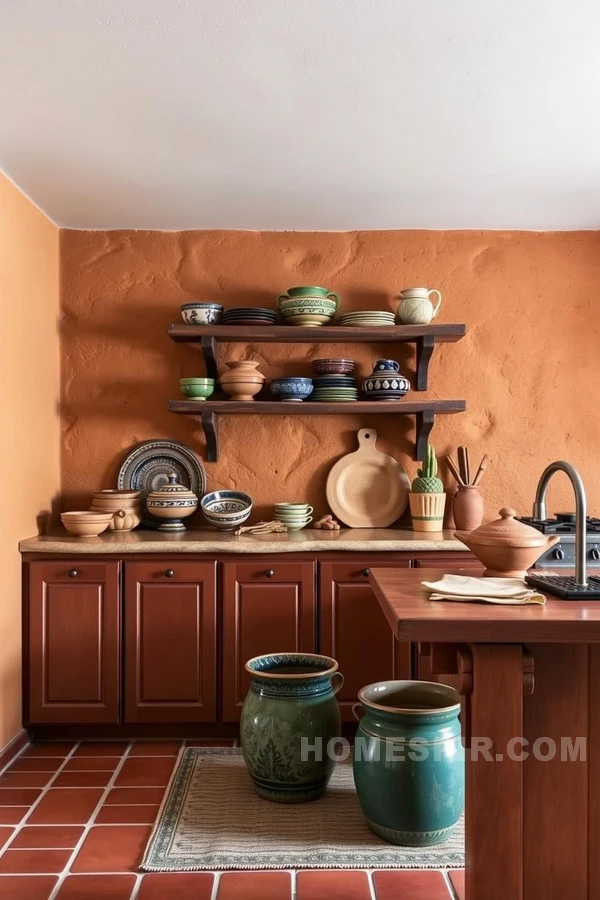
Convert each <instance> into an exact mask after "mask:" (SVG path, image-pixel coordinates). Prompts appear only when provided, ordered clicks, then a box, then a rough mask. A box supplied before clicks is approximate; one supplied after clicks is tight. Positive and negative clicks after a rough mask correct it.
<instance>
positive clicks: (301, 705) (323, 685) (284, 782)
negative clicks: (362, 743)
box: [240, 653, 344, 803]
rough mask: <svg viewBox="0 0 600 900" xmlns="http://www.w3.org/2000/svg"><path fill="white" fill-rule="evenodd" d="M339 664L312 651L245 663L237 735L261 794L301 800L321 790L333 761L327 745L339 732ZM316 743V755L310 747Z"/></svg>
mask: <svg viewBox="0 0 600 900" xmlns="http://www.w3.org/2000/svg"><path fill="white" fill-rule="evenodd" d="M337 668H338V664H337V662H336V661H335V659H331V658H330V657H328V656H320V655H316V654H314V653H272V654H270V655H268V656H257V657H255V658H254V659H251V660H249V661H248V662H247V663H246V671H247V672H249V673H250V676H251V681H250V690H249V691H248V696H247V697H246V700H245V703H244V708H243V710H242V719H241V723H240V736H241V743H242V751H243V754H244V760H245V762H246V767H247V769H248V773H249V775H250V778H251V779H252V782H253V784H254V787H255V789H256V792H257V794H259V796H261V797H264V798H265V799H266V800H274V801H276V802H278V803H300V802H302V801H304V800H316V799H317V797H320V796H321V795H322V794H323V793H324V792H325V789H326V787H327V783H328V781H329V779H330V778H331V773H332V772H333V767H334V765H335V759H334V758H330V756H331V757H333V754H328V753H327V745H328V743H329V741H331V740H334V739H335V738H339V737H340V736H341V734H342V722H341V715H340V708H339V705H338V702H337V699H336V696H335V695H336V693H337V692H338V691H339V689H340V688H341V686H342V684H343V683H344V679H343V677H342V675H340V673H339V672H338V671H337ZM334 682H335V684H334ZM303 738H304V739H305V740H304V744H303ZM315 745H316V746H317V747H320V750H321V752H320V753H319V752H317V753H315V752H314V750H311V749H310V747H314V746H315Z"/></svg>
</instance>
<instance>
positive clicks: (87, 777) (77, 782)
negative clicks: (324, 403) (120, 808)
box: [52, 772, 113, 788]
mask: <svg viewBox="0 0 600 900" xmlns="http://www.w3.org/2000/svg"><path fill="white" fill-rule="evenodd" d="M112 776H113V773H112V772H61V773H60V775H58V776H57V778H56V781H55V782H54V783H53V785H52V787H55V788H64V787H83V788H86V787H106V785H107V784H108V782H109V781H110V779H111V778H112Z"/></svg>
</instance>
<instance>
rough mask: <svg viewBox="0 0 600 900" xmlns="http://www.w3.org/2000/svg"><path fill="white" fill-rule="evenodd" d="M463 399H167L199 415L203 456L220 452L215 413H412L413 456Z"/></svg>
mask: <svg viewBox="0 0 600 900" xmlns="http://www.w3.org/2000/svg"><path fill="white" fill-rule="evenodd" d="M466 408H467V404H466V401H465V400H422V401H412V400H410V401H404V400H397V401H385V400H375V401H368V400H357V401H354V402H350V403H311V402H310V401H304V402H302V403H282V402H281V401H278V400H274V401H273V400H252V401H250V402H242V401H238V400H206V401H197V400H169V410H170V411H171V412H173V413H178V414H180V415H186V416H198V418H199V419H200V422H201V425H202V428H203V429H204V435H205V437H206V459H207V461H208V462H216V461H217V459H218V456H219V446H218V433H217V417H218V416H232V415H233V416H235V415H253V416H298V415H300V416H327V415H328V416H334V415H344V416H353V415H363V414H367V415H405V416H406V415H414V416H415V419H416V440H415V459H417V460H421V459H423V456H424V454H425V448H426V446H427V441H428V440H429V434H430V432H431V429H432V428H433V425H434V422H435V417H436V415H447V414H449V413H458V412H464V411H465V409H466Z"/></svg>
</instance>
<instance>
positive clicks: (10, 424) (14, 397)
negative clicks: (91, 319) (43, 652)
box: [0, 174, 60, 748]
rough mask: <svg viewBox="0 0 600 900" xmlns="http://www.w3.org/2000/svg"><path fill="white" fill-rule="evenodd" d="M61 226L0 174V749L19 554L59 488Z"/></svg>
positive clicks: (15, 668) (15, 639) (14, 683)
mask: <svg viewBox="0 0 600 900" xmlns="http://www.w3.org/2000/svg"><path fill="white" fill-rule="evenodd" d="M58 240H59V231H58V228H57V227H56V226H55V225H53V224H52V222H50V220H49V219H47V218H46V216H44V214H43V213H41V212H40V211H39V210H38V209H37V208H36V207H35V206H34V205H33V204H32V203H31V202H30V201H29V200H28V199H27V197H25V196H24V195H23V194H22V193H21V192H20V191H19V190H18V189H17V188H16V187H15V186H14V185H13V184H12V182H10V181H9V180H8V179H7V178H6V177H5V176H3V175H1V174H0V297H2V337H3V340H2V353H0V381H1V383H2V386H3V393H2V421H3V428H2V440H1V441H0V472H2V510H3V512H2V541H1V542H0V571H1V572H2V602H1V603H0V634H1V635H2V652H1V653H0V748H2V747H4V746H5V745H6V744H7V743H8V742H9V741H10V740H11V739H12V738H13V737H14V736H15V735H16V734H17V733H18V732H19V731H20V729H21V560H20V556H19V552H18V547H17V544H18V541H19V540H21V539H23V538H25V537H31V535H34V534H36V533H38V532H39V531H43V530H44V528H45V526H46V520H47V514H48V512H49V510H50V507H51V505H52V503H53V502H55V503H56V504H57V495H58V491H59V488H60V471H59V441H60V427H59V415H58V402H59V337H58V325H57V320H58V274H59V272H58V269H59V266H58V250H59V245H58Z"/></svg>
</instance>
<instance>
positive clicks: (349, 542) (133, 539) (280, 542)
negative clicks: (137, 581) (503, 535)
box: [19, 528, 468, 555]
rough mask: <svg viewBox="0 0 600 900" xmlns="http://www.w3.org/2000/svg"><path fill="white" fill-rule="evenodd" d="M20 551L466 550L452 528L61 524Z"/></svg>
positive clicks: (261, 551) (278, 551) (251, 551)
mask: <svg viewBox="0 0 600 900" xmlns="http://www.w3.org/2000/svg"><path fill="white" fill-rule="evenodd" d="M19 550H20V551H21V553H60V554H65V555H72V554H76V553H85V554H103V553H115V554H126V553H298V552H310V553H313V552H321V553H322V552H323V551H327V550H330V551H335V552H350V553H351V552H354V553H356V552H364V553H378V552H388V553H389V552H401V551H408V552H410V553H422V552H428V551H433V550H438V551H440V550H446V551H449V550H452V551H465V552H468V548H467V547H465V545H464V544H462V543H461V542H460V541H457V540H456V538H454V537H453V534H452V532H451V531H444V532H442V533H441V534H435V533H433V534H432V535H431V536H428V535H427V534H425V533H420V534H419V533H416V532H414V531H410V530H408V529H396V528H343V529H341V530H340V531H322V530H317V529H311V530H308V529H304V530H303V531H293V532H288V533H284V534H281V533H275V534H241V535H239V537H236V536H235V535H233V534H230V533H225V532H218V531H211V530H208V529H207V530H203V529H198V530H191V529H190V530H189V531H184V532H182V533H181V534H168V533H161V532H159V531H152V530H139V529H138V530H136V531H128V532H120V533H119V532H106V533H105V534H101V535H100V536H99V537H91V538H77V537H72V536H71V535H70V534H68V533H67V532H66V531H64V530H63V529H57V530H56V531H53V532H50V533H49V534H44V535H39V536H38V537H33V538H28V539H27V540H24V541H21V542H20V544H19Z"/></svg>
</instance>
